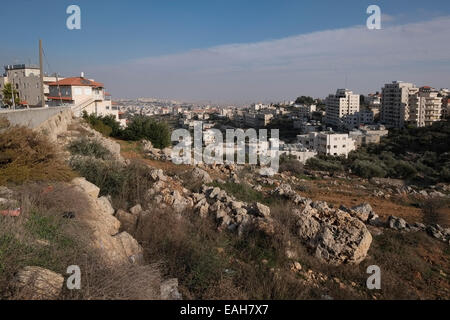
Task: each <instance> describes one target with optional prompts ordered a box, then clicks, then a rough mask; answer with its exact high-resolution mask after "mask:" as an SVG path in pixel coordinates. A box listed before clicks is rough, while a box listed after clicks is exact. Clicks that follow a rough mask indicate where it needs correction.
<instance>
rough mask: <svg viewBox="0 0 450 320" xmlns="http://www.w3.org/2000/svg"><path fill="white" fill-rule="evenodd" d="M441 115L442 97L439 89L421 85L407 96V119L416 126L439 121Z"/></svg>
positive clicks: (428, 124)
mask: <svg viewBox="0 0 450 320" xmlns="http://www.w3.org/2000/svg"><path fill="white" fill-rule="evenodd" d="M441 116H442V97H441V96H440V94H439V91H437V90H434V89H433V88H430V87H428V86H425V87H421V88H420V89H418V90H415V92H411V93H410V96H409V120H408V122H409V123H410V124H412V125H414V126H416V127H425V126H430V125H432V124H433V122H436V121H440V120H441Z"/></svg>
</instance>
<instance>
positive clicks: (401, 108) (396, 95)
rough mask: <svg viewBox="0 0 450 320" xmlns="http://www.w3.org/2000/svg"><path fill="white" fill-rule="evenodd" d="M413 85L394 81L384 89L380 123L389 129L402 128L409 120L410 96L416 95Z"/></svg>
mask: <svg viewBox="0 0 450 320" xmlns="http://www.w3.org/2000/svg"><path fill="white" fill-rule="evenodd" d="M417 90H418V89H417V88H416V87H415V86H414V84H412V83H406V82H402V81H393V82H392V83H388V84H386V85H385V86H384V87H383V88H382V95H381V111H380V121H381V123H383V124H385V125H386V126H388V127H393V128H401V127H403V126H404V125H405V124H406V122H407V121H408V120H409V96H410V94H413V93H416V92H417Z"/></svg>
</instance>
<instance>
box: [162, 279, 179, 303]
mask: <svg viewBox="0 0 450 320" xmlns="http://www.w3.org/2000/svg"><path fill="white" fill-rule="evenodd" d="M161 299H162V300H182V295H181V293H180V292H179V291H178V279H177V278H173V279H168V280H166V281H164V282H162V283H161Z"/></svg>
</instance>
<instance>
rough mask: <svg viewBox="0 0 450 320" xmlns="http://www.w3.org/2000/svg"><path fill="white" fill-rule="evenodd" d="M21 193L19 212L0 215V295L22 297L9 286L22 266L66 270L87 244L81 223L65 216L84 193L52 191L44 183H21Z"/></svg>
mask: <svg viewBox="0 0 450 320" xmlns="http://www.w3.org/2000/svg"><path fill="white" fill-rule="evenodd" d="M53 187H54V188H55V190H56V189H58V190H59V188H58V186H57V185H54V186H53ZM58 193H59V195H58ZM18 194H19V199H20V201H19V202H20V207H21V214H20V216H18V217H4V216H0V297H6V298H10V299H14V298H19V297H17V296H14V295H13V292H11V291H10V290H9V289H10V287H9V284H10V281H11V279H12V278H13V276H14V274H15V273H16V272H17V271H18V270H19V269H21V268H23V267H25V266H39V267H43V268H46V269H49V270H52V271H54V272H57V273H61V274H64V273H65V270H66V268H67V266H69V265H72V264H77V263H76V262H77V261H79V259H80V257H81V256H82V254H83V248H85V245H84V244H83V242H82V238H79V237H78V236H77V235H79V234H81V231H80V228H81V227H82V226H81V225H80V223H79V222H78V221H76V220H75V219H73V220H68V219H64V218H63V213H64V211H65V210H69V209H71V210H75V211H76V209H74V208H77V206H76V205H75V206H74V204H75V203H83V201H82V195H80V194H78V193H77V192H76V191H74V190H71V191H70V192H67V191H64V190H61V191H58V192H52V191H51V189H50V188H49V186H48V185H45V184H40V185H38V184H36V185H29V186H28V187H27V186H22V187H21V189H20V190H18ZM52 195H54V196H55V197H54V198H53V196H52ZM78 207H82V206H78Z"/></svg>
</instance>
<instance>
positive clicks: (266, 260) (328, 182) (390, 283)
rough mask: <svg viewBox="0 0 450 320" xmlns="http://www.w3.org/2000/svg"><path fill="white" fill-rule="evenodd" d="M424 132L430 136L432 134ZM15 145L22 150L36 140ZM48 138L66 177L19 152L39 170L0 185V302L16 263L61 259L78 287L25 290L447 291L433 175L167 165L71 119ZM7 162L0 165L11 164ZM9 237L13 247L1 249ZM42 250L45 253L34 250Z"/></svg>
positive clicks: (100, 293)
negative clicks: (3, 209)
mask: <svg viewBox="0 0 450 320" xmlns="http://www.w3.org/2000/svg"><path fill="white" fill-rule="evenodd" d="M15 130H19V129H15ZM20 130H23V129H20ZM8 134H11V131H5V132H4V133H2V134H0V141H4V142H3V144H2V145H0V149H1V148H3V149H1V150H7V153H8V154H14V153H11V152H10V149H11V143H10V140H8V139H6V140H5V138H4V137H5V135H8ZM419 135H420V134H419V133H418V134H417V136H419ZM13 136H17V135H15V134H13ZM19 136H20V135H19ZM436 137H437V138H436ZM2 139H3V140H2ZM389 139H391V140H392V141H397V142H395V143H400V142H398V140H397V139H392V137H390V138H389ZM433 139H441V138H440V137H439V134H438V131H436V133H435V135H434V136H433ZM25 140H26V141H29V142H30V145H29V147H30V148H31V149H30V150H34V149H33V148H36V147H37V145H36V144H34V143H31V142H32V141H33V140H30V139H25ZM5 141H6V142H5ZM442 141H443V140H442ZM395 143H394V142H389V143H387V142H386V143H384V146H380V147H381V148H384V149H383V150H388V149H387V148H391V147H392V146H394V144H395ZM18 145H20V146H21V148H22V145H21V144H18ZM425 145H426V144H424V145H423V146H424V147H425ZM389 146H390V147H389ZM54 147H55V150H57V151H56V152H55V153H53V154H55V157H58V159H60V161H61V165H62V166H63V168H64V172H70V176H67V177H66V176H65V175H63V176H61V175H59V174H58V175H55V172H53V170H59V169H58V167H52V166H51V165H48V164H47V165H45V164H46V163H48V162H45V161H46V159H51V158H48V157H47V156H39V157H37V158H36V157H34V156H35V155H36V154H37V155H39V154H40V153H36V154H34V153H33V152H30V154H31V155H32V156H33V157H32V159H36V161H37V162H36V161H35V160H33V161H30V162H28V161H26V162H23V163H21V168H23V167H24V166H25V167H27V166H34V165H35V164H36V163H40V166H39V168H46V167H50V168H51V169H52V170H50V168H49V170H48V171H46V170H45V169H44V170H40V172H41V173H40V174H39V175H38V176H37V177H36V178H35V177H34V176H33V175H30V176H28V177H27V178H26V179H20V180H14V179H13V178H14V177H15V176H14V175H13V174H12V175H10V176H11V177H12V178H11V179H7V180H5V181H4V182H3V183H2V184H3V185H4V186H5V187H7V188H8V189H6V188H4V189H2V190H4V194H1V195H0V197H1V198H4V199H10V200H11V201H17V202H15V203H14V204H12V203H9V206H10V207H16V206H19V207H20V208H22V212H21V214H20V216H19V217H14V216H12V215H11V214H9V215H7V216H4V217H0V219H2V224H1V225H2V226H6V225H8V227H7V228H3V229H2V230H1V231H0V234H1V235H2V238H0V239H1V240H0V248H1V250H0V253H1V254H0V266H2V268H0V280H1V281H2V284H4V285H1V286H0V287H2V288H8V290H7V291H5V292H1V294H2V296H3V297H9V298H17V297H21V295H17V294H18V293H17V291H15V290H14V288H16V287H17V283H16V282H14V281H15V280H14V279H15V277H14V274H16V273H17V272H18V271H20V270H21V268H25V267H41V268H45V269H47V270H49V271H51V272H54V273H56V274H59V275H60V276H63V277H64V276H66V275H65V270H64V269H65V267H66V265H68V264H80V266H81V268H82V270H83V272H84V273H83V275H84V276H86V277H87V278H88V279H89V281H90V283H91V285H90V290H88V292H86V291H83V290H81V291H79V292H78V291H69V290H66V289H63V290H62V291H60V292H57V294H55V295H54V296H52V297H38V298H51V299H55V298H64V299H86V298H92V297H94V298H106V299H114V298H119V299H131V298H138V299H149V298H150V299H155V298H163V299H179V298H183V299H238V298H241V299H449V298H450V285H449V281H448V275H449V273H450V251H449V241H450V230H449V224H448V219H447V218H448V214H449V204H448V199H449V196H448V195H449V193H450V189H449V185H448V184H446V183H439V184H434V185H428V186H427V188H423V187H421V186H412V185H410V184H408V182H407V181H404V180H393V179H381V178H372V179H370V180H368V179H365V178H360V177H357V176H354V175H350V174H348V173H344V172H342V173H337V172H334V173H327V172H323V171H316V170H312V169H311V168H309V169H307V168H302V167H301V166H299V165H298V164H297V163H295V162H292V161H291V162H289V161H288V162H284V163H282V166H281V173H280V174H277V175H275V176H273V177H264V176H260V175H259V174H258V171H257V170H256V169H255V168H251V167H248V166H235V165H225V166H219V165H218V166H203V165H202V166H198V167H192V166H177V165H174V164H173V163H172V162H171V161H170V158H169V156H168V155H167V152H166V151H165V150H160V149H157V148H154V147H153V146H152V145H151V143H149V142H148V141H147V142H139V141H123V140H112V139H110V138H105V137H104V136H102V135H101V134H99V133H98V132H96V131H94V130H92V129H91V128H90V127H89V125H87V124H86V123H84V122H83V121H82V120H78V119H74V120H73V121H72V123H71V124H70V125H69V128H68V130H67V131H66V132H64V133H62V134H59V136H58V139H57V141H56V142H55V143H54ZM411 148H416V147H413V146H412V147H411ZM417 150H418V149H417ZM434 150H435V151H434V152H436V153H438V151H439V150H440V149H439V150H438V149H434ZM441 151H442V152H441V153H440V154H439V156H442V154H444V153H445V152H444V151H443V150H441ZM368 152H372V151H368ZM373 152H375V151H373ZM417 152H419V153H420V152H422V151H420V150H418V151H417ZM402 156H403V155H402ZM406 156H407V153H405V157H406ZM9 159H10V160H7V161H5V160H4V161H3V162H1V165H0V170H13V169H11V168H13V167H12V166H11V164H12V163H15V161H14V159H13V158H12V157H10V158H9ZM11 159H12V160H11ZM21 170H22V169H21ZM30 172H33V171H30ZM72 175H73V176H80V177H84V178H85V179H86V180H87V181H85V180H84V179H80V178H78V180H77V179H75V180H73V176H72ZM88 181H89V182H88ZM35 186H36V187H35ZM34 188H38V189H37V190H42V191H40V192H35V191H34V190H36V189H34ZM73 188H75V189H74V190H76V192H75V191H72V190H73ZM8 190H9V191H8ZM25 194H31V195H33V197H37V198H38V199H37V200H36V201H37V202H36V205H35V206H31V207H30V206H27V203H35V200H33V201H29V200H27V197H25V196H24V195H25ZM61 197H62V198H63V199H65V200H64V201H62V202H61V201H57V199H61ZM81 199H84V200H81ZM10 200H8V201H10ZM5 203H6V202H5ZM84 204H90V205H88V207H87V208H86V207H85V206H84ZM63 205H64V206H63ZM40 206H43V207H40ZM69 213H70V214H69ZM36 214H37V215H36ZM72 214H73V216H72ZM41 215H43V216H41ZM61 217H62V218H61ZM67 217H73V218H72V219H67ZM66 228H67V229H66ZM76 230H78V232H76ZM24 235H26V237H24V238H22V237H23V236H24ZM67 238H70V239H73V240H67ZM134 239H136V240H134ZM42 241H43V242H42ZM41 242H42V243H46V244H45V245H44V247H43V248H44V249H39V248H41V247H39V245H38V243H41ZM68 242H69V243H71V244H72V245H71V248H72V249H73V250H72V249H71V250H67V249H66V246H67V243H68ZM47 244H48V245H47ZM119 244H120V245H119ZM125 244H126V245H125ZM17 246H20V247H22V248H23V250H22V251H19V252H20V253H19V254H15V255H14V254H13V252H17V251H16V250H15V248H17ZM46 248H47V249H46ZM50 248H64V250H63V249H58V250H49V249H50ZM41 250H44V251H43V252H47V253H46V254H50V256H46V258H44V259H42V254H43V253H42V251H41ZM55 255H56V256H55ZM38 257H39V258H38ZM81 257H88V259H85V258H81ZM17 261H18V262H17ZM57 261H58V262H59V263H58V264H56V262H57ZM80 261H82V262H83V263H80ZM84 261H87V262H84ZM94 261H95V263H94ZM54 262H55V263H54ZM111 263H113V265H115V266H117V265H119V266H120V267H114V268H113V269H111ZM370 265H377V266H379V267H380V269H381V271H382V278H381V281H382V282H381V283H382V285H381V290H369V289H368V288H367V286H366V280H367V277H368V276H369V275H368V274H367V272H366V271H367V267H368V266H370ZM114 269H116V270H125V272H124V274H125V275H126V276H125V277H124V278H121V281H116V282H117V283H118V284H117V285H116V286H113V285H112V284H111V283H107V284H106V285H105V284H103V285H101V283H102V282H103V281H104V275H106V274H108V272H111V270H114ZM25 271H27V269H25ZM23 272H24V271H23V270H22V273H23ZM25 274H27V273H26V272H25ZM43 274H45V273H43ZM113 278H114V277H113ZM56 279H59V278H58V277H56ZM83 279H85V278H83ZM115 279H116V278H115ZM142 279H148V280H146V281H148V282H151V283H152V285H151V286H150V289H151V290H150V292H148V291H145V290H144V291H142V290H143V288H142V286H140V285H139V283H142V281H144V280H142ZM84 281H86V280H84ZM91 281H93V282H91ZM83 283H85V282H83ZM7 284H8V285H7ZM19 287H20V286H19ZM21 288H24V287H23V286H22V287H21ZM94 288H95V290H93V289H94ZM147 289H149V288H147ZM19 293H22V294H24V293H23V292H21V291H19Z"/></svg>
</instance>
